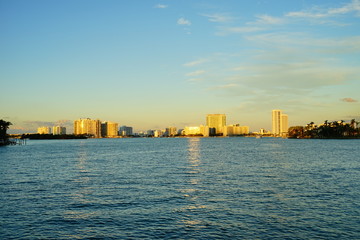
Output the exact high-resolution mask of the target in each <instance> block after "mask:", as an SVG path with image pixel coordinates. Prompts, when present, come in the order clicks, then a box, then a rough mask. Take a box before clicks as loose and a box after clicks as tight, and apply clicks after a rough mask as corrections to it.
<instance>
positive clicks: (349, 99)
mask: <svg viewBox="0 0 360 240" xmlns="http://www.w3.org/2000/svg"><path fill="white" fill-rule="evenodd" d="M340 101H342V102H348V103H354V102H358V100H355V99H353V98H342V99H340Z"/></svg>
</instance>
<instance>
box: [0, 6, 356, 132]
mask: <svg viewBox="0 0 360 240" xmlns="http://www.w3.org/2000/svg"><path fill="white" fill-rule="evenodd" d="M359 54H360V0H294V1H288V0H221V1H220V0H161V1H154V0H131V1H130V0H128V1H125V0H124V1H120V0H119V1H115V0H104V1H103V0H101V1H100V0H76V1H73V0H61V1H59V0H52V1H48V0H32V1H28V0H0V119H4V120H7V121H10V122H12V123H13V125H12V126H11V128H10V130H9V132H10V133H25V132H36V130H37V127H39V126H53V125H58V124H61V125H63V126H66V127H67V129H68V133H71V132H72V128H73V121H74V120H76V119H79V118H91V119H100V120H102V121H112V122H117V123H119V126H121V125H127V126H132V127H133V128H134V129H135V131H142V130H147V129H163V128H165V127H168V126H176V127H178V128H184V127H185V126H198V125H200V124H205V117H206V114H214V113H223V114H226V115H227V124H240V125H246V126H249V127H250V130H251V131H258V130H259V129H260V128H265V129H267V130H271V111H272V110H273V109H281V110H283V112H284V113H286V114H288V115H289V126H297V125H302V126H303V125H306V124H307V123H309V122H315V123H322V122H324V121H325V120H329V121H335V120H344V121H349V120H351V119H356V120H357V121H360V94H359V92H360V67H359V66H360V57H359V56H360V55H359Z"/></svg>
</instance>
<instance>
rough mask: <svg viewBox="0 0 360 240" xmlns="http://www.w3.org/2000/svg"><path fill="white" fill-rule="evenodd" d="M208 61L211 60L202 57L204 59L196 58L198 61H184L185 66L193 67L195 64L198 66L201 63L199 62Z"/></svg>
mask: <svg viewBox="0 0 360 240" xmlns="http://www.w3.org/2000/svg"><path fill="white" fill-rule="evenodd" d="M208 61H209V60H208V59H205V58H202V59H199V60H196V61H192V62H188V63H184V64H183V65H184V66H185V67H193V66H197V65H199V64H202V63H204V62H208Z"/></svg>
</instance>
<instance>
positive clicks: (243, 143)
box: [0, 138, 360, 239]
mask: <svg viewBox="0 0 360 240" xmlns="http://www.w3.org/2000/svg"><path fill="white" fill-rule="evenodd" d="M0 164H1V167H0V224H1V229H0V239H360V230H359V229H360V185H359V180H360V141H359V140H299V139H278V138H262V139H255V138H159V139H147V138H129V139H87V140H38V141H36V140H30V141H28V142H27V145H22V146H8V147H2V148H0Z"/></svg>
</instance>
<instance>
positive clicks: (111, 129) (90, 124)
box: [74, 114, 249, 138]
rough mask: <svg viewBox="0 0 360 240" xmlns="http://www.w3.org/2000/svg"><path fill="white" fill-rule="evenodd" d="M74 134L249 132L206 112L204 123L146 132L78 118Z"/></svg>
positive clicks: (159, 135) (126, 134) (169, 135)
mask: <svg viewBox="0 0 360 240" xmlns="http://www.w3.org/2000/svg"><path fill="white" fill-rule="evenodd" d="M74 134H75V135H88V136H92V137H94V138H101V137H102V138H116V137H130V136H139V137H175V136H204V137H209V136H237V135H244V134H249V127H248V126H240V125H239V124H234V125H228V126H227V125H226V115H225V114H208V115H207V116H206V125H205V126H203V125H200V126H192V127H191V126H189V127H185V129H179V130H178V129H177V128H176V127H174V126H170V127H167V128H165V129H163V130H147V131H146V132H140V133H133V128H132V127H129V126H120V127H118V124H117V123H114V122H101V121H100V120H93V119H90V118H86V119H78V120H75V121H74Z"/></svg>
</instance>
